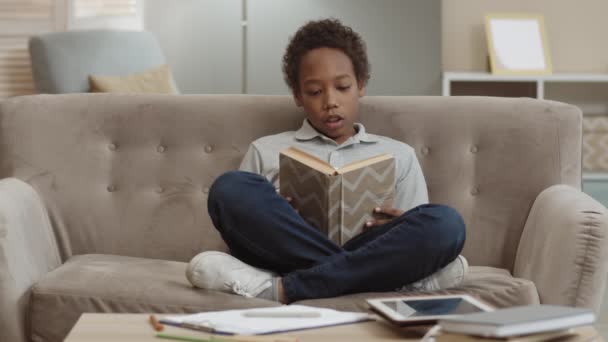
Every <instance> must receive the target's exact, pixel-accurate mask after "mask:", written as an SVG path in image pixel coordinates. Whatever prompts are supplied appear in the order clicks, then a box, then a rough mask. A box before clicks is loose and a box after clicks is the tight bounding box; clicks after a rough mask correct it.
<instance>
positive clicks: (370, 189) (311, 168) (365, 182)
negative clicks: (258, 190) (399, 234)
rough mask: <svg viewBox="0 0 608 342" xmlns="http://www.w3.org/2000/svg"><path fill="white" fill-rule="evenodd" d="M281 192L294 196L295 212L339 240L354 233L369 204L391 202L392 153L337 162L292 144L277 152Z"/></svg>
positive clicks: (366, 215)
mask: <svg viewBox="0 0 608 342" xmlns="http://www.w3.org/2000/svg"><path fill="white" fill-rule="evenodd" d="M279 164H280V171H279V179H280V192H281V195H283V196H289V197H291V198H292V199H293V204H294V206H295V207H296V208H298V211H299V213H300V215H301V216H302V217H303V218H304V219H305V220H307V221H308V222H309V223H311V224H312V225H313V226H315V227H317V228H318V229H319V230H320V231H322V232H323V233H324V234H326V235H327V236H328V237H329V238H330V239H331V240H332V241H334V242H335V243H337V244H339V245H343V244H344V243H346V242H347V241H348V240H350V239H351V238H353V237H354V236H356V235H357V234H359V233H360V232H361V231H362V230H363V227H364V224H365V222H366V221H368V220H370V219H371V218H373V209H374V208H375V207H379V206H391V205H392V202H393V198H394V194H395V158H394V157H393V156H392V155H390V154H387V153H385V154H380V155H377V156H374V157H371V158H367V159H363V160H360V161H356V162H354V163H351V164H348V165H345V166H344V167H341V168H337V169H336V168H333V167H332V166H331V165H329V164H328V163H326V162H325V161H323V160H320V159H318V158H317V157H315V156H313V155H311V154H309V153H306V152H304V151H302V150H300V149H297V148H295V147H290V148H288V149H286V150H284V151H282V152H281V153H280V156H279Z"/></svg>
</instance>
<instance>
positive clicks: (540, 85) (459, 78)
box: [442, 72, 608, 99]
mask: <svg viewBox="0 0 608 342" xmlns="http://www.w3.org/2000/svg"><path fill="white" fill-rule="evenodd" d="M452 82H530V83H535V84H536V98H538V99H544V98H545V83H548V82H559V83H608V74H555V75H539V76H515V75H492V74H490V73H487V72H444V73H443V87H442V95H443V96H450V95H451V89H452Z"/></svg>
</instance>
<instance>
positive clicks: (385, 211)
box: [364, 207, 404, 229]
mask: <svg viewBox="0 0 608 342" xmlns="http://www.w3.org/2000/svg"><path fill="white" fill-rule="evenodd" d="M403 213H404V211H403V210H401V209H397V208H380V207H378V208H374V213H373V215H374V217H375V218H374V219H373V220H370V221H367V222H365V227H364V229H371V228H373V227H377V226H380V225H383V224H385V223H387V222H390V221H391V220H393V219H394V218H396V217H399V216H401V215H403Z"/></svg>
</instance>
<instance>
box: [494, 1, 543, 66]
mask: <svg viewBox="0 0 608 342" xmlns="http://www.w3.org/2000/svg"><path fill="white" fill-rule="evenodd" d="M485 31H486V38H487V43H488V54H489V57H490V70H491V72H492V73H493V74H498V75H548V74H551V73H552V69H553V68H552V64H551V54H550V51H549V43H548V41H547V34H546V30H545V21H544V17H543V16H542V15H536V14H524V13H490V14H486V16H485Z"/></svg>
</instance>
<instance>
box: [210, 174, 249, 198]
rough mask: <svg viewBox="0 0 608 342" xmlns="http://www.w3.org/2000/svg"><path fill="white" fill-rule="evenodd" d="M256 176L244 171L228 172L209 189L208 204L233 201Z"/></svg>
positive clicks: (218, 178)
mask: <svg viewBox="0 0 608 342" xmlns="http://www.w3.org/2000/svg"><path fill="white" fill-rule="evenodd" d="M251 175H254V174H252V173H249V172H244V171H228V172H226V173H224V174H222V175H220V176H219V177H217V178H216V179H215V181H214V182H213V184H212V185H211V189H209V197H208V199H207V201H208V203H216V202H226V201H233V200H234V198H235V197H236V196H238V195H239V193H241V192H242V189H243V184H244V182H246V181H247V179H248V178H250V177H251Z"/></svg>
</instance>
